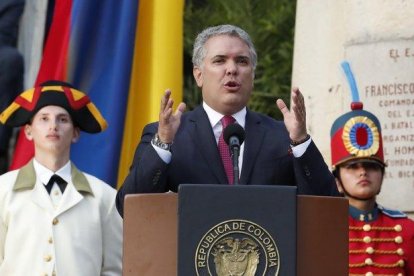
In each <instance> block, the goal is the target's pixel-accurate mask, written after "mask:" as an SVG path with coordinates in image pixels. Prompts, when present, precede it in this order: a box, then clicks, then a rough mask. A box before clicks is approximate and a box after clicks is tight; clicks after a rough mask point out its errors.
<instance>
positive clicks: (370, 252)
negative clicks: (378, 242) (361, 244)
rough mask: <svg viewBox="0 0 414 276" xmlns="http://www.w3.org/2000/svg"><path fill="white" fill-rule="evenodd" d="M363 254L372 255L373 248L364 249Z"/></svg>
mask: <svg viewBox="0 0 414 276" xmlns="http://www.w3.org/2000/svg"><path fill="white" fill-rule="evenodd" d="M365 252H367V253H368V254H372V253H374V248H372V247H367V249H365Z"/></svg>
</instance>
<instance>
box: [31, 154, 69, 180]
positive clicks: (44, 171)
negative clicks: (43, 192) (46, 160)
mask: <svg viewBox="0 0 414 276" xmlns="http://www.w3.org/2000/svg"><path fill="white" fill-rule="evenodd" d="M33 167H34V170H35V172H36V178H38V179H39V180H40V182H42V183H43V184H44V185H46V184H47V183H48V182H49V179H50V177H52V175H54V174H57V175H59V176H60V177H62V178H63V179H64V180H65V181H66V182H67V183H69V182H71V181H72V175H71V169H72V167H71V163H70V161H68V162H67V163H66V164H65V165H64V166H63V167H61V168H60V169H59V170H57V171H56V172H53V171H51V170H49V169H48V168H46V167H45V166H43V165H42V164H40V163H39V161H37V160H36V158H33Z"/></svg>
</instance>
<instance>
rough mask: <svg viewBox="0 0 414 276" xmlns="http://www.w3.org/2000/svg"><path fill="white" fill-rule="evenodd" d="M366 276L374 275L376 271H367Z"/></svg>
mask: <svg viewBox="0 0 414 276" xmlns="http://www.w3.org/2000/svg"><path fill="white" fill-rule="evenodd" d="M365 276H374V273H372V272H371V271H370V272H367V273H365Z"/></svg>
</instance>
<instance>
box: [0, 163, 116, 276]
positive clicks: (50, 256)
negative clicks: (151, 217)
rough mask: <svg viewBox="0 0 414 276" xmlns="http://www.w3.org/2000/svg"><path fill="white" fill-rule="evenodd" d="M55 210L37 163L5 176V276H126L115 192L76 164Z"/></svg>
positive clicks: (1, 266) (1, 212) (0, 202)
mask: <svg viewBox="0 0 414 276" xmlns="http://www.w3.org/2000/svg"><path fill="white" fill-rule="evenodd" d="M71 167H72V169H71V170H72V183H68V185H67V187H66V190H65V192H64V193H63V196H62V199H61V202H60V204H59V206H58V207H57V208H54V207H53V205H52V202H51V199H50V196H49V194H48V193H47V191H46V189H45V188H44V187H43V184H42V183H41V182H40V181H36V174H35V170H34V168H33V163H32V162H29V163H28V164H27V165H26V166H25V167H23V168H21V169H20V170H15V171H11V172H8V173H6V174H3V175H1V176H0V275H12V276H27V275H58V276H62V275H68V276H73V275H76V276H81V275H84V276H95V275H111V276H112V275H117V276H118V275H121V274H122V271H121V270H122V269H121V264H122V219H121V217H120V215H119V214H118V212H117V210H116V208H115V195H116V191H115V189H113V188H112V187H110V186H109V185H107V184H106V183H104V182H103V181H101V180H99V179H97V178H96V177H93V176H91V175H88V174H86V173H83V172H80V171H79V170H78V169H77V168H76V167H75V166H74V165H73V164H72V166H71Z"/></svg>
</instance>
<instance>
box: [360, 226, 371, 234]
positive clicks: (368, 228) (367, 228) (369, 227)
mask: <svg viewBox="0 0 414 276" xmlns="http://www.w3.org/2000/svg"><path fill="white" fill-rule="evenodd" d="M362 229H363V230H364V231H365V232H368V231H371V225H369V224H365V225H364V226H363V227H362Z"/></svg>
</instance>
